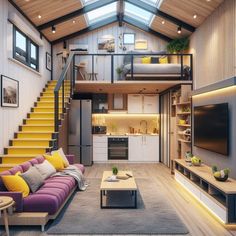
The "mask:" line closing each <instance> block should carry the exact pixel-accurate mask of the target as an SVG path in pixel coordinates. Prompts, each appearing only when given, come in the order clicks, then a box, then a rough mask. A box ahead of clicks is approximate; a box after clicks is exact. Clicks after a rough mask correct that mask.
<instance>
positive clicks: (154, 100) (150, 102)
mask: <svg viewBox="0 0 236 236" xmlns="http://www.w3.org/2000/svg"><path fill="white" fill-rule="evenodd" d="M158 98H159V96H158V95H152V94H150V95H149V94H147V95H144V96H143V113H151V114H157V113H159V99H158Z"/></svg>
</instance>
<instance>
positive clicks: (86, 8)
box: [37, 0, 118, 30]
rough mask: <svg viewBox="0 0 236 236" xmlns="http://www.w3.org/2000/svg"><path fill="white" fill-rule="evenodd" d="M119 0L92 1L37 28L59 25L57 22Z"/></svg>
mask: <svg viewBox="0 0 236 236" xmlns="http://www.w3.org/2000/svg"><path fill="white" fill-rule="evenodd" d="M117 1H118V0H99V1H96V2H94V3H91V4H88V5H86V6H84V7H83V8H81V9H79V10H76V11H73V12H71V13H68V14H66V15H64V16H61V17H58V18H57V19H54V20H51V21H49V22H46V23H44V24H42V25H39V26H38V27H37V28H38V30H43V29H46V28H49V27H52V26H53V25H57V24H60V23H62V22H64V21H68V20H70V19H73V18H75V17H78V16H81V15H84V14H86V13H88V12H90V11H93V10H96V9H97V8H100V7H103V6H106V5H108V4H111V3H113V2H117Z"/></svg>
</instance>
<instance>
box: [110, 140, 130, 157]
mask: <svg viewBox="0 0 236 236" xmlns="http://www.w3.org/2000/svg"><path fill="white" fill-rule="evenodd" d="M128 143H129V141H128V138H108V160H128V152H129V149H128Z"/></svg>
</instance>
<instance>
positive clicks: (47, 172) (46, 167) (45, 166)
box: [34, 160, 57, 179]
mask: <svg viewBox="0 0 236 236" xmlns="http://www.w3.org/2000/svg"><path fill="white" fill-rule="evenodd" d="M34 166H35V167H36V168H37V170H38V171H39V172H40V174H41V175H42V176H43V179H47V178H48V177H50V176H51V175H53V174H55V173H56V172H57V171H56V169H55V167H54V166H53V165H52V164H50V163H49V162H48V161H47V160H44V162H43V163H41V164H36V165H34Z"/></svg>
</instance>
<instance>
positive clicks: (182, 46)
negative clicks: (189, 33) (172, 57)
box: [166, 37, 189, 53]
mask: <svg viewBox="0 0 236 236" xmlns="http://www.w3.org/2000/svg"><path fill="white" fill-rule="evenodd" d="M188 47H189V38H187V37H185V38H178V39H173V40H172V41H170V42H169V43H168V44H167V47H166V48H167V51H168V52H169V53H183V52H184V51H185V50H187V49H188Z"/></svg>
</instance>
